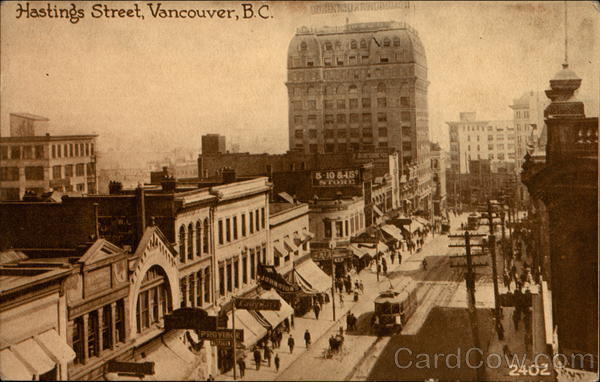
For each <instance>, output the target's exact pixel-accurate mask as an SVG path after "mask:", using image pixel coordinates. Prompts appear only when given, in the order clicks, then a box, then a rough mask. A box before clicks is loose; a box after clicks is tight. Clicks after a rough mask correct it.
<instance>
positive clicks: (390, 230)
mask: <svg viewBox="0 0 600 382" xmlns="http://www.w3.org/2000/svg"><path fill="white" fill-rule="evenodd" d="M381 230H382V231H383V232H385V233H387V234H388V235H390V236H391V237H393V238H394V239H396V240H398V241H400V240H402V231H400V229H398V227H396V226H393V225H391V224H386V225H384V226H382V227H381Z"/></svg>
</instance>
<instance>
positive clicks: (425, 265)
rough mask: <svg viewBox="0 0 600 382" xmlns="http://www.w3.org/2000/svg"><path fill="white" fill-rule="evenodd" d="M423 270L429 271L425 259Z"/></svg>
mask: <svg viewBox="0 0 600 382" xmlns="http://www.w3.org/2000/svg"><path fill="white" fill-rule="evenodd" d="M423 270H424V271H426V270H427V260H425V259H423Z"/></svg>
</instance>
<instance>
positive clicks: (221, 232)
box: [218, 220, 223, 244]
mask: <svg viewBox="0 0 600 382" xmlns="http://www.w3.org/2000/svg"><path fill="white" fill-rule="evenodd" d="M218 230H219V231H218V235H219V244H223V220H219V228H218Z"/></svg>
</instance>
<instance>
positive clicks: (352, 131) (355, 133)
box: [350, 129, 359, 150]
mask: <svg viewBox="0 0 600 382" xmlns="http://www.w3.org/2000/svg"><path fill="white" fill-rule="evenodd" d="M358 136H359V132H358V129H350V137H351V138H357V137H358ZM357 150H358V149H357Z"/></svg>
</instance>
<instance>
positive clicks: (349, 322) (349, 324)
mask: <svg viewBox="0 0 600 382" xmlns="http://www.w3.org/2000/svg"><path fill="white" fill-rule="evenodd" d="M350 330H352V313H348V315H347V316H346V331H350Z"/></svg>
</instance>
